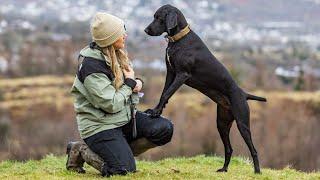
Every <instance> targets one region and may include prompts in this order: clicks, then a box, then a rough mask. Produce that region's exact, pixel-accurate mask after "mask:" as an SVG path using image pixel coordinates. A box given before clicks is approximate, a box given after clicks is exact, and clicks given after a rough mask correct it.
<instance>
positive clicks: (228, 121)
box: [217, 105, 234, 172]
mask: <svg viewBox="0 0 320 180" xmlns="http://www.w3.org/2000/svg"><path fill="white" fill-rule="evenodd" d="M233 120H234V119H233V116H232V112H231V110H228V109H226V108H223V107H221V106H220V105H218V107H217V127H218V131H219V134H220V137H221V140H222V142H223V145H224V157H225V160H224V165H223V167H222V168H221V169H219V170H217V172H227V170H228V166H229V163H230V158H231V155H232V151H233V150H232V147H231V143H230V138H229V133H230V128H231V126H232V123H233Z"/></svg>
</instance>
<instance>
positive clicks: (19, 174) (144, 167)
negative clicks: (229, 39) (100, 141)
mask: <svg viewBox="0 0 320 180" xmlns="http://www.w3.org/2000/svg"><path fill="white" fill-rule="evenodd" d="M65 159H66V157H56V156H53V155H48V156H47V157H46V158H44V159H42V160H40V161H32V160H31V161H27V162H24V163H21V162H13V161H3V162H1V163H0V179H5V178H9V179H21V178H23V179H89V178H90V179H101V178H102V177H101V176H100V175H99V173H98V172H97V171H96V170H94V169H93V168H91V167H89V166H86V169H87V173H86V174H77V173H74V172H69V171H67V170H66V169H65ZM222 165H223V158H220V157H214V156H213V157H205V156H203V155H201V156H196V157H191V158H174V159H164V160H161V161H156V162H147V161H138V162H137V167H138V169H139V171H138V172H137V173H134V174H130V175H128V176H124V177H122V176H114V177H113V179H320V173H319V172H317V173H303V172H299V171H296V170H293V169H290V168H285V169H283V170H271V169H262V174H261V175H256V174H254V173H253V168H252V165H251V163H250V162H249V161H248V160H245V159H243V158H238V157H235V158H233V159H232V162H231V164H230V168H229V172H228V173H216V172H215V170H216V169H218V168H220V167H221V166H222Z"/></svg>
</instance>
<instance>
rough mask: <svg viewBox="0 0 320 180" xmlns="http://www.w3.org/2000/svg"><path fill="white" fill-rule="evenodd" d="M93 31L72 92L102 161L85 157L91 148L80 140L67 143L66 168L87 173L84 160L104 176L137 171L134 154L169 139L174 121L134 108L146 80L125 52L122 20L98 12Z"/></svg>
mask: <svg viewBox="0 0 320 180" xmlns="http://www.w3.org/2000/svg"><path fill="white" fill-rule="evenodd" d="M91 35H92V40H93V42H92V43H90V45H89V46H88V47H85V48H84V49H82V50H81V51H80V58H79V59H80V60H81V62H80V64H79V69H78V72H77V76H76V77H75V81H74V84H73V87H72V91H71V93H72V94H73V96H74V98H75V101H74V107H75V111H76V118H77V124H78V130H79V132H80V136H81V138H82V139H83V140H84V142H85V144H86V145H87V146H88V147H89V149H91V150H92V151H93V152H94V153H96V154H97V155H98V156H99V157H100V161H103V164H101V163H100V161H99V158H98V159H97V158H96V157H94V156H86V154H88V153H86V152H82V151H84V149H85V150H88V148H83V146H85V144H84V143H80V142H78V143H70V144H69V145H68V150H67V153H68V161H67V168H68V169H75V170H77V171H79V172H83V171H84V170H83V169H82V165H83V161H86V162H87V163H89V164H91V165H93V166H94V167H95V168H97V169H98V170H99V171H101V173H102V175H103V176H109V175H114V174H127V172H134V171H136V164H135V160H134V154H136V155H137V154H139V153H142V152H144V151H145V150H147V149H149V148H152V147H156V146H160V145H164V144H166V143H168V142H170V140H171V137H172V134H173V125H172V123H171V122H170V121H169V120H167V119H165V118H163V117H159V118H151V117H150V116H148V114H146V113H143V112H140V111H137V112H136V110H135V108H134V106H135V105H136V104H137V103H138V102H139V97H138V93H139V92H140V91H141V89H142V87H143V81H142V80H141V79H138V78H135V75H134V71H133V69H132V67H131V63H130V61H129V59H128V57H127V54H126V53H125V52H124V51H123V49H124V47H125V40H126V37H127V35H126V32H125V27H124V23H123V21H122V20H121V19H119V18H118V17H116V16H113V15H110V14H107V13H97V14H96V15H95V16H94V18H93V20H92V22H91ZM143 140H145V141H143ZM129 144H130V145H129ZM132 151H133V152H132ZM92 161H94V162H92ZM98 161H99V162H98ZM99 163H100V164H99Z"/></svg>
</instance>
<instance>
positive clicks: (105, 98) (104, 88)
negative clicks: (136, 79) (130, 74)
mask: <svg viewBox="0 0 320 180" xmlns="http://www.w3.org/2000/svg"><path fill="white" fill-rule="evenodd" d="M83 84H84V87H85V88H86V89H87V91H88V92H89V93H88V94H89V96H90V98H91V99H92V103H93V106H95V107H96V108H100V109H102V110H104V111H106V112H108V113H117V112H119V111H121V110H122V109H123V108H124V107H125V103H126V102H127V101H128V99H129V97H130V95H131V94H132V88H131V87H129V86H128V85H126V84H123V85H122V86H121V88H119V90H118V91H117V90H116V89H115V87H114V86H113V85H112V82H111V81H110V79H109V78H108V77H107V76H106V75H105V74H103V73H92V74H90V75H89V76H87V77H86V79H85V80H84V83H83Z"/></svg>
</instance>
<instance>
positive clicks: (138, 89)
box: [133, 79, 142, 92]
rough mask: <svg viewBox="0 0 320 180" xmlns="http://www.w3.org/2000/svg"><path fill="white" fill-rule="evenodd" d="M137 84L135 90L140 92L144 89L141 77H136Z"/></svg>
mask: <svg viewBox="0 0 320 180" xmlns="http://www.w3.org/2000/svg"><path fill="white" fill-rule="evenodd" d="M136 82H137V85H136V87H135V88H134V89H133V92H140V91H141V89H142V82H141V81H140V80H139V79H136Z"/></svg>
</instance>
